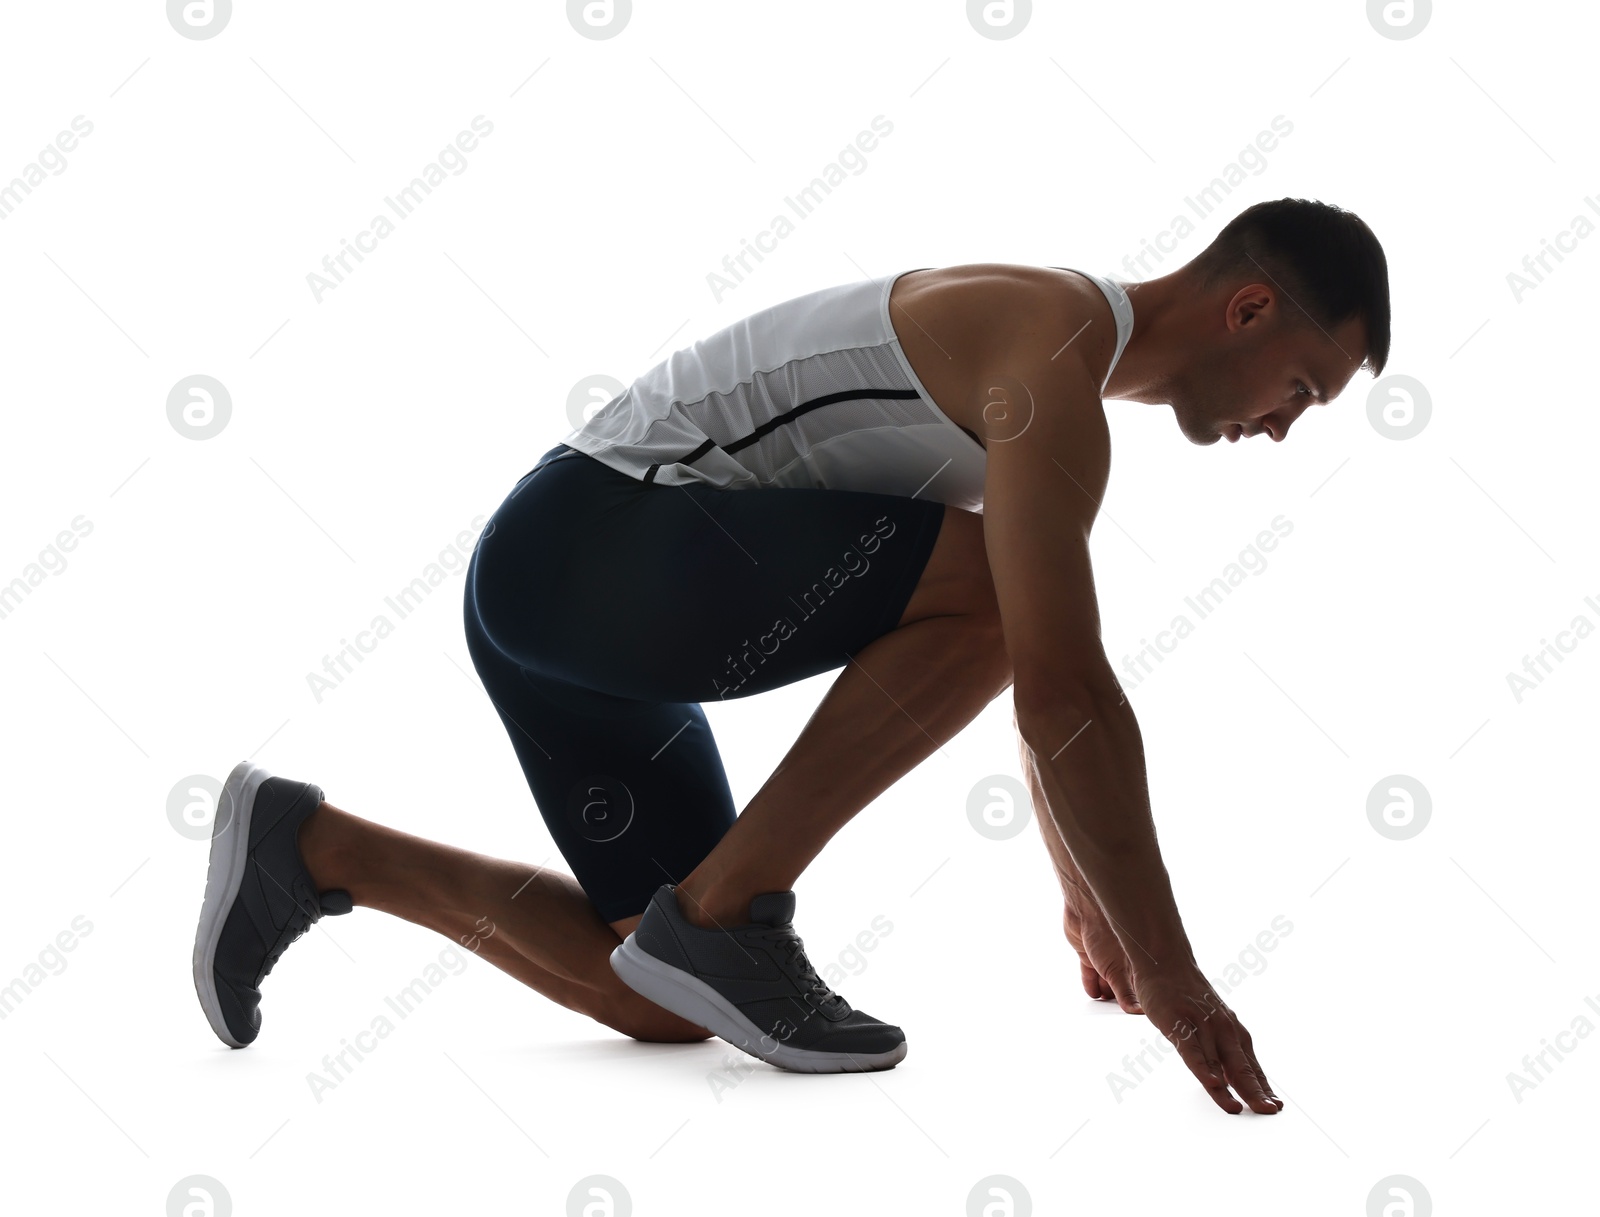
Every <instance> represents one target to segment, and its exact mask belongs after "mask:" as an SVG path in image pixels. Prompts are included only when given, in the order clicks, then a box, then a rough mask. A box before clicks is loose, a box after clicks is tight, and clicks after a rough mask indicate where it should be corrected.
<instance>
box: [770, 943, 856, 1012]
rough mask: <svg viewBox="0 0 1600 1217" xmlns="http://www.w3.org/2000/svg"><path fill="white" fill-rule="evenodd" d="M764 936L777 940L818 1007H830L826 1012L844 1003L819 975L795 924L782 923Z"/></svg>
mask: <svg viewBox="0 0 1600 1217" xmlns="http://www.w3.org/2000/svg"><path fill="white" fill-rule="evenodd" d="M762 937H764V938H766V939H768V940H769V941H772V942H775V943H777V944H778V946H779V947H781V948H782V949H783V950H784V952H785V953H786V955H787V957H788V961H789V966H790V967H791V968H792V969H793V970H794V971H795V973H796V974H797V976H798V979H799V980H800V982H801V984H802V986H803V987H804V990H805V992H806V993H808V994H809V995H810V996H811V998H812V1000H813V1001H814V1003H815V1004H816V1005H817V1006H818V1007H828V1010H827V1011H825V1012H831V1010H832V1009H834V1008H836V1007H837V1006H839V1005H842V1004H844V998H843V997H842V996H841V995H839V994H838V993H835V992H834V991H833V990H832V989H830V988H829V987H828V983H827V981H825V980H823V979H822V977H820V976H818V975H817V970H816V968H814V967H813V966H812V964H811V959H810V957H809V956H807V955H806V948H805V943H803V942H802V941H801V940H800V935H799V934H797V933H795V930H794V926H792V925H780V926H776V927H774V928H773V929H771V930H768V931H766V932H765V933H763V935H762Z"/></svg>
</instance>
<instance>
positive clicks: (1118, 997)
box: [1062, 888, 1144, 1014]
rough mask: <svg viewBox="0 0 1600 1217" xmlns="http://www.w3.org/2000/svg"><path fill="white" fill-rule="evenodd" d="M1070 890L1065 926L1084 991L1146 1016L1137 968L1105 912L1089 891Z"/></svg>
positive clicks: (1100, 999) (1125, 1009)
mask: <svg viewBox="0 0 1600 1217" xmlns="http://www.w3.org/2000/svg"><path fill="white" fill-rule="evenodd" d="M1067 890H1068V893H1069V894H1068V896H1067V899H1066V912H1065V914H1064V915H1063V917H1062V925H1063V927H1064V928H1065V929H1066V932H1067V941H1068V942H1070V943H1071V944H1072V949H1073V950H1075V951H1076V952H1078V966H1079V968H1080V970H1081V971H1082V974H1083V991H1084V992H1085V993H1087V994H1088V995H1089V996H1090V997H1093V998H1095V999H1096V1000H1098V1001H1115V1002H1116V1003H1117V1005H1119V1006H1121V1007H1122V1009H1123V1010H1124V1011H1126V1012H1127V1013H1129V1014H1143V1013H1144V1008H1143V1007H1142V1006H1140V1005H1139V999H1138V997H1137V996H1136V995H1135V993H1134V988H1133V968H1132V967H1131V966H1129V963H1128V956H1127V954H1126V953H1125V952H1124V951H1123V949H1122V943H1120V942H1118V941H1117V936H1116V935H1115V934H1114V933H1112V931H1111V925H1110V923H1109V922H1107V921H1106V916H1105V913H1103V912H1102V911H1101V909H1100V906H1099V904H1097V903H1096V902H1095V899H1094V897H1093V896H1091V895H1089V893H1088V892H1087V891H1084V890H1082V889H1079V890H1078V891H1077V892H1073V891H1072V889H1070V888H1068V889H1067Z"/></svg>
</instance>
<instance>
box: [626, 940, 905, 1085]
mask: <svg viewBox="0 0 1600 1217" xmlns="http://www.w3.org/2000/svg"><path fill="white" fill-rule="evenodd" d="M611 970H612V971H613V972H615V973H616V974H617V976H618V977H620V978H621V980H622V983H623V984H625V985H627V986H628V988H630V989H632V990H633V991H634V992H635V993H638V994H639V995H640V996H642V997H647V998H649V999H650V1000H651V1001H653V1002H655V1004H656V1005H658V1006H660V1007H662V1008H663V1009H665V1010H670V1011H672V1013H674V1014H676V1015H677V1016H678V1017H679V1018H686V1019H688V1020H689V1021H690V1022H691V1023H694V1024H695V1025H696V1026H697V1027H704V1028H705V1029H706V1030H707V1031H709V1032H711V1033H712V1034H713V1035H715V1036H717V1038H719V1039H722V1040H725V1041H726V1042H728V1043H730V1044H732V1045H733V1046H734V1047H735V1048H737V1049H739V1050H740V1051H741V1052H746V1053H749V1054H750V1055H751V1056H753V1057H755V1058H756V1059H757V1060H761V1061H766V1062H767V1063H768V1064H771V1065H776V1066H777V1067H778V1068H779V1069H788V1070H791V1071H793V1072H795V1073H870V1072H873V1071H875V1070H879V1069H893V1068H894V1067H895V1066H896V1065H898V1064H899V1063H900V1062H901V1061H903V1060H904V1059H905V1055H906V1045H905V1042H904V1041H903V1040H902V1041H901V1042H900V1043H899V1044H897V1045H896V1046H895V1047H893V1048H891V1049H890V1050H889V1051H888V1052H879V1053H872V1054H867V1053H859V1052H810V1051H807V1050H806V1049H804V1048H791V1047H790V1046H789V1045H787V1044H780V1043H778V1042H777V1041H775V1040H774V1039H773V1038H772V1037H771V1036H770V1035H768V1034H767V1033H766V1032H764V1031H762V1030H761V1028H759V1027H757V1026H756V1025H755V1024H754V1023H752V1022H751V1021H750V1020H749V1019H748V1018H746V1017H745V1016H744V1015H743V1014H742V1013H740V1011H739V1008H738V1007H737V1006H735V1005H734V1004H733V1003H732V1002H730V1001H729V1000H728V999H727V998H725V997H723V996H722V994H720V993H718V992H717V991H716V990H715V989H713V988H712V987H711V986H710V985H708V984H706V983H705V981H703V980H699V979H697V978H696V977H693V976H690V975H689V974H688V973H687V972H685V971H683V969H681V968H675V967H673V966H672V965H671V964H669V963H664V962H662V961H661V960H659V959H657V958H656V957H655V956H654V955H651V954H649V953H648V952H647V951H644V950H642V949H641V948H640V947H639V946H638V944H637V943H635V942H634V940H633V935H632V934H629V935H628V936H627V937H626V938H624V939H623V940H622V945H621V946H619V947H617V948H616V949H615V950H613V951H612V952H611Z"/></svg>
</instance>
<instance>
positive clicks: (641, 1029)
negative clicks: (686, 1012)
mask: <svg viewBox="0 0 1600 1217" xmlns="http://www.w3.org/2000/svg"><path fill="white" fill-rule="evenodd" d="M591 1017H592V1018H594V1019H596V1020H598V1021H599V1022H602V1023H604V1024H605V1025H606V1026H608V1027H610V1028H611V1029H612V1030H613V1031H620V1032H621V1033H622V1034H623V1035H626V1036H628V1037H629V1038H631V1039H636V1040H639V1041H640V1042H641V1043H646V1044H694V1043H699V1042H700V1041H701V1040H708V1039H711V1038H712V1036H711V1032H709V1031H707V1030H706V1029H705V1028H704V1027H699V1026H696V1025H695V1024H694V1023H691V1022H690V1021H689V1020H688V1019H686V1018H679V1017H678V1016H677V1015H676V1014H674V1013H672V1011H670V1010H663V1009H662V1008H661V1007H660V1006H658V1005H656V1004H655V1003H654V1002H652V1001H649V1000H647V999H646V998H643V997H640V996H639V995H638V994H637V993H635V992H633V991H632V990H631V989H630V990H628V992H627V995H626V996H621V995H618V996H617V997H616V998H614V999H613V1000H611V1001H609V1002H607V1003H605V1006H604V1008H603V1009H600V1010H598V1011H595V1012H593V1013H592V1014H591Z"/></svg>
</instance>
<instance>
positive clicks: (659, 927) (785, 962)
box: [633, 884, 905, 1055]
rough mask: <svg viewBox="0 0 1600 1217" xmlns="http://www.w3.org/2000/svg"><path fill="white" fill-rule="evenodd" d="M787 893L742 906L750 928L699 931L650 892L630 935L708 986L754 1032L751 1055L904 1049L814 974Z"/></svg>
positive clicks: (667, 897) (664, 895)
mask: <svg viewBox="0 0 1600 1217" xmlns="http://www.w3.org/2000/svg"><path fill="white" fill-rule="evenodd" d="M794 906H795V900H794V893H793V892H767V893H764V894H762V895H759V896H757V897H756V898H755V899H754V900H752V901H751V902H750V921H749V923H747V924H745V925H738V926H728V927H724V928H721V929H702V928H701V927H700V926H697V925H694V924H693V923H692V922H690V921H689V920H688V919H687V918H685V917H684V916H683V913H682V910H681V909H680V908H679V907H678V898H677V889H676V888H675V887H673V886H672V885H671V884H665V885H663V886H662V887H661V888H659V889H658V890H657V891H656V894H655V895H654V896H653V897H652V898H651V900H650V904H649V905H648V906H647V907H646V909H645V913H644V916H643V917H642V918H641V919H640V921H639V925H638V927H637V928H636V929H635V930H634V933H633V937H634V942H635V943H636V944H637V945H638V946H639V948H640V949H642V950H643V951H645V952H646V953H647V954H649V955H652V956H654V957H655V958H657V959H659V960H661V961H663V962H664V963H668V964H671V965H672V966H673V967H676V968H681V969H682V970H683V971H685V972H687V973H689V974H690V975H691V976H694V977H695V978H696V979H698V980H700V981H703V982H704V983H705V984H707V985H709V986H711V988H713V989H715V990H716V991H717V992H718V993H719V994H721V995H722V996H723V997H724V998H725V999H727V1000H728V1001H729V1002H731V1003H732V1004H733V1005H735V1006H737V1007H738V1008H739V1010H740V1012H741V1013H743V1014H744V1016H745V1017H746V1018H747V1019H749V1020H750V1021H751V1022H752V1023H754V1024H755V1025H756V1026H757V1027H759V1028H760V1029H761V1031H762V1042H761V1043H759V1044H756V1045H751V1049H752V1050H753V1051H756V1052H758V1053H761V1054H763V1055H765V1054H770V1053H771V1051H772V1049H773V1048H774V1047H775V1046H776V1045H778V1044H785V1045H787V1046H789V1047H790V1048H797V1049H801V1050H805V1051H814V1052H849V1053H861V1054H864V1055H870V1054H876V1053H881V1052H887V1051H889V1050H891V1049H893V1048H895V1047H898V1046H899V1045H900V1044H902V1043H904V1042H905V1036H904V1034H902V1032H901V1030H900V1028H899V1027H895V1026H892V1025H890V1024H888V1023H883V1022H880V1021H879V1020H877V1019H875V1018H873V1017H872V1016H871V1015H869V1014H866V1013H864V1012H863V1011H860V1010H856V1009H854V1008H853V1007H852V1006H851V1005H850V1003H849V1002H847V1001H846V1000H845V999H844V998H843V997H842V996H840V995H839V994H838V993H835V992H834V991H833V990H832V989H830V988H829V987H828V985H827V983H826V982H825V981H823V979H822V978H821V977H820V976H818V975H817V970H816V968H814V967H813V966H812V964H811V960H810V959H809V958H808V957H807V956H806V951H805V944H804V943H803V942H802V941H801V939H800V936H799V934H797V933H796V932H795V928H794V925H793V919H794Z"/></svg>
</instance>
